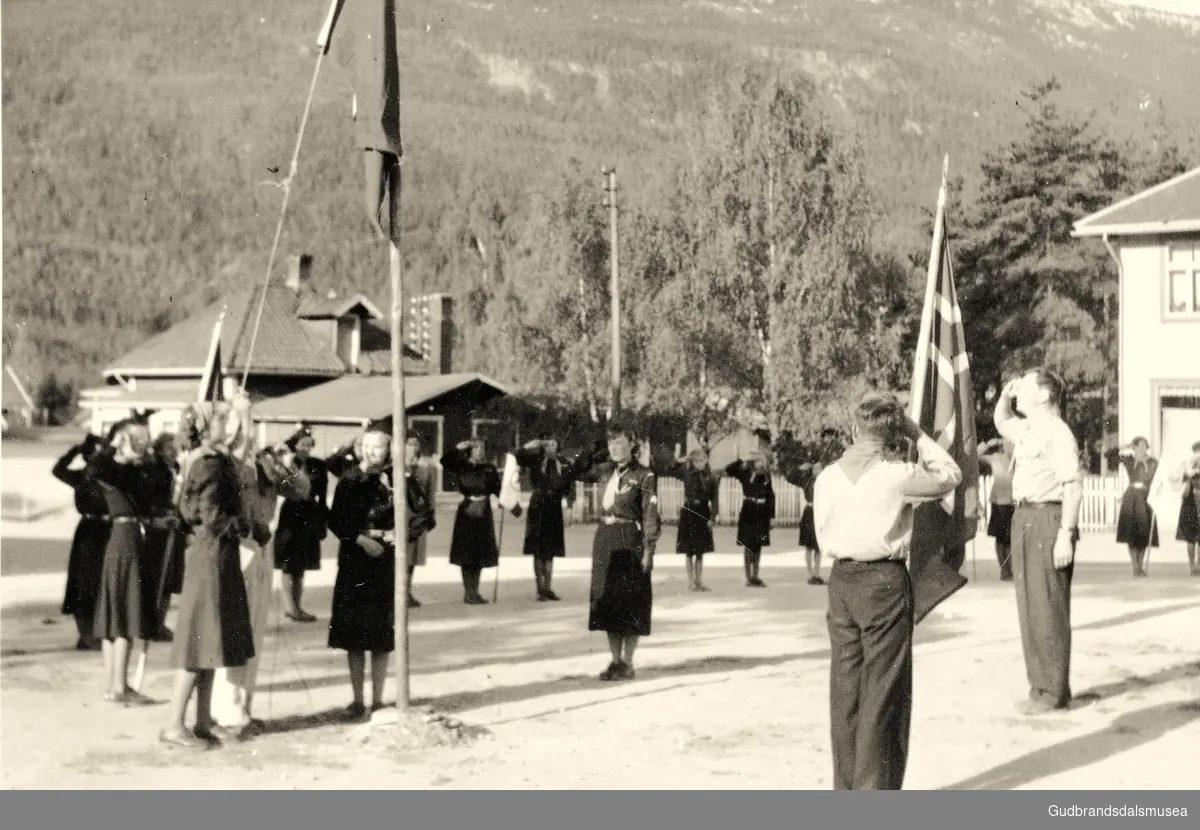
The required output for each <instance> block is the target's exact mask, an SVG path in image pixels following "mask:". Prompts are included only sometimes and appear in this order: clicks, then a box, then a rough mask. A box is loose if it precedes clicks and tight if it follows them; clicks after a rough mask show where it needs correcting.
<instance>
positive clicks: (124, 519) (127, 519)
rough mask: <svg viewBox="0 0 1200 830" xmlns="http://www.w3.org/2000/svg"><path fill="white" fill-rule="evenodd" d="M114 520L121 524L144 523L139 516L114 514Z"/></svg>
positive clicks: (115, 522) (114, 522)
mask: <svg viewBox="0 0 1200 830" xmlns="http://www.w3.org/2000/svg"><path fill="white" fill-rule="evenodd" d="M112 521H113V524H119V525H133V524H138V525H140V524H141V523H142V520H141V519H140V518H138V517H137V516H113V517H112Z"/></svg>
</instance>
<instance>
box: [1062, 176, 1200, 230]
mask: <svg viewBox="0 0 1200 830" xmlns="http://www.w3.org/2000/svg"><path fill="white" fill-rule="evenodd" d="M1188 231H1200V167H1197V168H1195V169H1193V170H1189V171H1188V172H1186V173H1183V174H1181V175H1179V176H1176V177H1175V178H1173V179H1168V180H1167V181H1165V182H1163V183H1162V184H1159V185H1156V186H1155V187H1152V188H1150V189H1149V190H1144V191H1142V192H1141V193H1138V194H1136V195H1134V196H1130V197H1129V198H1128V199H1123V200H1121V201H1120V202H1117V203H1116V204H1115V205H1111V206H1109V207H1106V208H1105V209H1104V210H1101V211H1098V212H1096V213H1093V214H1092V215H1091V216H1085V217H1084V218H1083V219H1080V220H1079V221H1078V222H1076V223H1075V230H1074V233H1073V235H1074V236H1104V235H1109V236H1133V235H1143V234H1155V233H1183V232H1188Z"/></svg>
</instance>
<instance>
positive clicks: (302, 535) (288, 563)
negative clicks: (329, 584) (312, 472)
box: [272, 501, 328, 576]
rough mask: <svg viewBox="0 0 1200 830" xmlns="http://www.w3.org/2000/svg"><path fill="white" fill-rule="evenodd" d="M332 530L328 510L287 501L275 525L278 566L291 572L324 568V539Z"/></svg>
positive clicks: (296, 572) (276, 560) (286, 571)
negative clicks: (328, 527) (327, 524)
mask: <svg viewBox="0 0 1200 830" xmlns="http://www.w3.org/2000/svg"><path fill="white" fill-rule="evenodd" d="M326 535H328V530H327V527H326V520H325V514H324V513H323V512H321V511H320V509H319V508H318V507H317V506H316V505H313V504H309V503H306V502H296V501H285V502H284V503H283V507H281V508H280V510H279V524H278V526H277V527H276V529H275V539H274V540H273V542H272V544H274V546H275V551H274V553H275V567H276V568H277V569H278V570H281V571H283V572H284V573H285V574H288V575H289V576H300V575H302V574H303V573H304V572H305V571H319V570H321V542H322V541H324V539H325V537H326Z"/></svg>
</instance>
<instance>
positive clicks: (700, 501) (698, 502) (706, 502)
mask: <svg viewBox="0 0 1200 830" xmlns="http://www.w3.org/2000/svg"><path fill="white" fill-rule="evenodd" d="M684 504H694V505H697V506H699V507H708V506H709V505H710V504H712V502H710V501H709V500H708V499H688V500H687V501H685V502H684Z"/></svg>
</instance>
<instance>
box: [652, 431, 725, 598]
mask: <svg viewBox="0 0 1200 830" xmlns="http://www.w3.org/2000/svg"><path fill="white" fill-rule="evenodd" d="M655 472H656V475H658V476H659V477H660V478H662V477H664V476H667V477H670V478H677V479H679V480H680V481H682V482H683V507H681V508H680V509H679V528H678V530H677V531H676V535H675V552H676V553H680V554H683V555H684V556H686V557H687V560H686V561H687V575H688V590H689V591H699V592H701V593H708V591H709V588H708V587H707V586H705V584H704V554H706V553H712V552H713V531H712V525H713V520H714V519H715V518H716V516H717V514H718V511H719V508H720V505H719V501H718V499H719V494H720V490H721V480H720V478H718V477H717V476H716V475H715V474H714V473H713V471H712V468H711V467H710V466H709V463H708V454H707V453H705V452H704V450H701V449H694V450H692V451H691V452H690V453H688V456H687V458H677V459H675V461H674V463H672V464H667V465H665V466H663V467H661V468H660V469H658V470H656V471H655Z"/></svg>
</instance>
